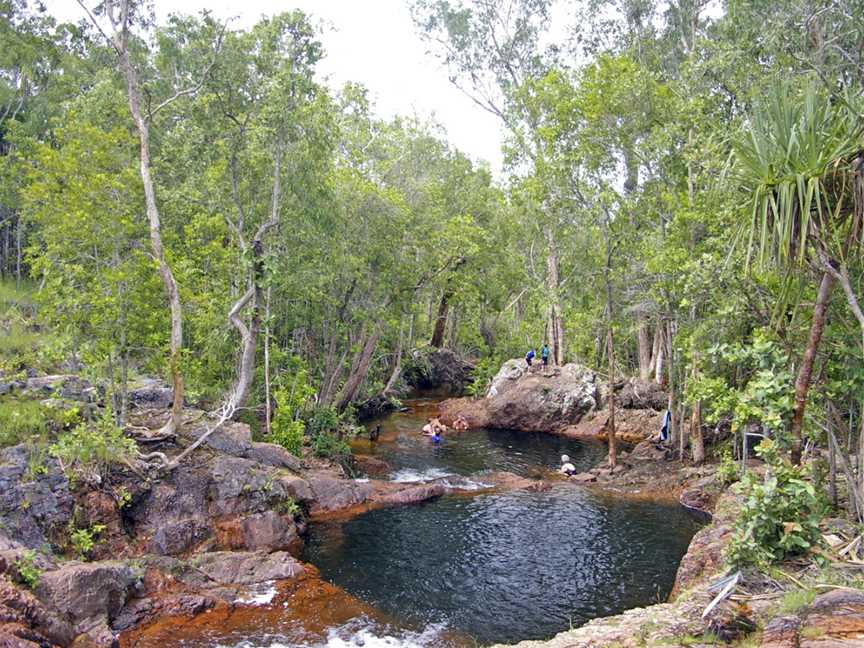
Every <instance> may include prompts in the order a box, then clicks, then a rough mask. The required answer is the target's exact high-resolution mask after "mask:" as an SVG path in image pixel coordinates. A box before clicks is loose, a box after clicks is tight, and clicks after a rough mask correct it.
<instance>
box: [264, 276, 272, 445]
mask: <svg viewBox="0 0 864 648" xmlns="http://www.w3.org/2000/svg"><path fill="white" fill-rule="evenodd" d="M270 293H271V290H270V286H267V297H266V300H265V302H264V429H265V431H266V433H267V435H268V436H269V435H270V423H271V421H272V418H273V412H272V403H271V402H270Z"/></svg>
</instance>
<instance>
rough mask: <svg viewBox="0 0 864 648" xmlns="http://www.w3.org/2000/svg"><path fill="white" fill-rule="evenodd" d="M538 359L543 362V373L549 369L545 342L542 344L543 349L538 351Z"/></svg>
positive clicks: (547, 346)
mask: <svg viewBox="0 0 864 648" xmlns="http://www.w3.org/2000/svg"><path fill="white" fill-rule="evenodd" d="M540 359H541V360H542V361H543V372H544V373H545V372H546V369H548V368H549V345H548V344H546V343H545V342H544V343H543V348H542V349H540Z"/></svg>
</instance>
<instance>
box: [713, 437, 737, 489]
mask: <svg viewBox="0 0 864 648" xmlns="http://www.w3.org/2000/svg"><path fill="white" fill-rule="evenodd" d="M717 476H718V477H719V478H720V481H722V482H723V483H724V484H733V483H735V482H736V481H738V464H736V463H735V460H734V459H733V458H732V449H731V448H730V447H728V446H727V447H725V448H723V452H722V453H720V467H719V468H718V469H717Z"/></svg>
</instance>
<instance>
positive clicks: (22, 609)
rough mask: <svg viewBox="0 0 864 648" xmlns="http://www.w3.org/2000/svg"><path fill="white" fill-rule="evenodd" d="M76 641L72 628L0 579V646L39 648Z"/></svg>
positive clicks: (31, 596)
mask: <svg viewBox="0 0 864 648" xmlns="http://www.w3.org/2000/svg"><path fill="white" fill-rule="evenodd" d="M3 632H5V634H6V638H5V639H4V638H3ZM74 637H75V631H74V629H73V628H72V626H71V625H70V624H69V623H67V622H66V621H65V620H63V619H62V618H61V617H60V616H59V615H58V614H57V613H56V612H55V611H53V610H50V609H48V608H47V607H46V606H45V604H43V603H42V602H41V601H39V600H38V599H37V598H36V597H35V596H33V594H31V593H30V592H28V591H25V590H23V589H21V588H19V587H15V586H14V585H13V584H12V583H11V582H9V580H7V579H6V578H5V577H2V576H0V646H4V645H10V646H17V645H22V644H18V643H15V642H16V641H17V642H22V641H23V642H31V643H33V644H35V645H37V646H45V645H49V644H55V645H68V644H69V643H71V641H72V639H74ZM4 641H6V642H7V644H4V643H3V642H4ZM23 645H28V643H24V644H23Z"/></svg>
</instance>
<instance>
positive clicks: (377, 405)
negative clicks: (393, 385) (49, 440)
mask: <svg viewBox="0 0 864 648" xmlns="http://www.w3.org/2000/svg"><path fill="white" fill-rule="evenodd" d="M399 407H400V405H399V401H397V400H395V399H393V398H391V397H390V396H385V395H384V394H378V395H377V396H373V397H372V398H369V399H367V400H365V401H363V402H362V403H360V405H359V406H358V407H357V420H358V421H360V422H361V423H362V422H365V421H371V420H372V419H374V418H378V417H380V416H384V415H385V414H389V413H390V412H395V411H396V410H397V409H399Z"/></svg>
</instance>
